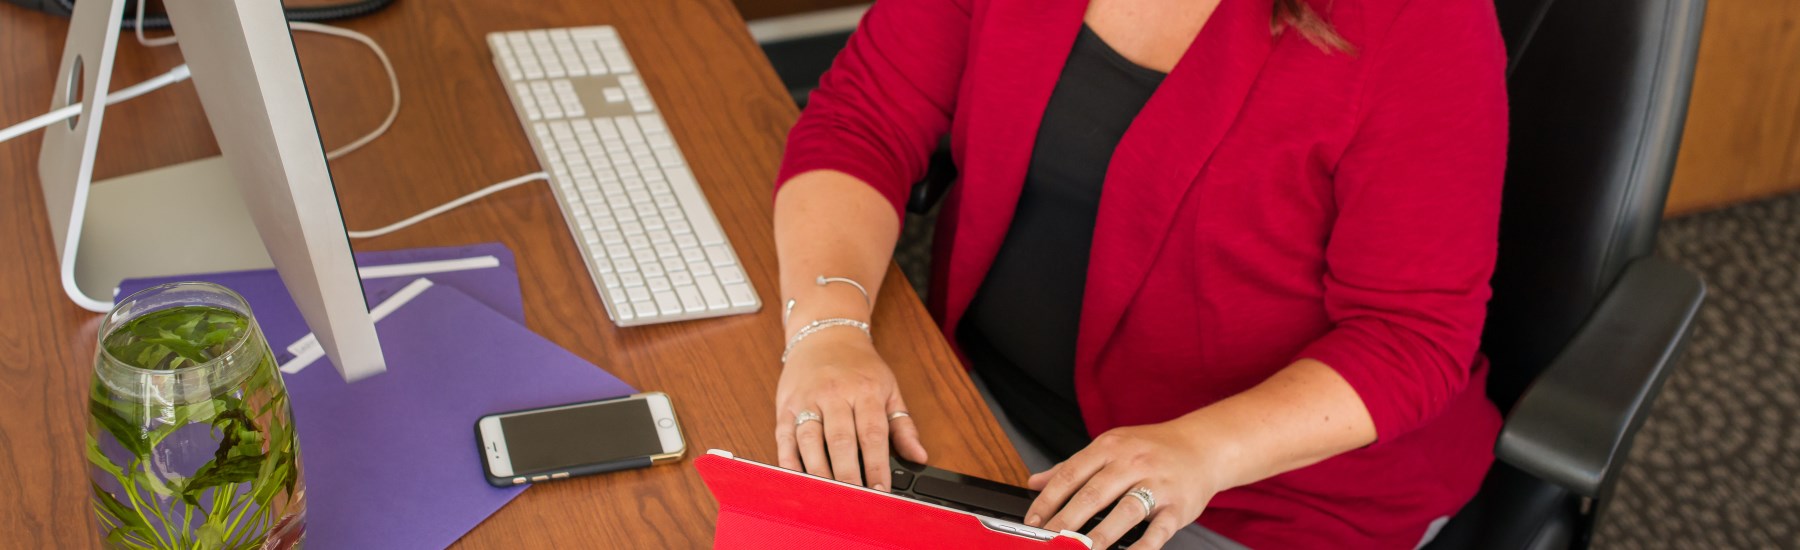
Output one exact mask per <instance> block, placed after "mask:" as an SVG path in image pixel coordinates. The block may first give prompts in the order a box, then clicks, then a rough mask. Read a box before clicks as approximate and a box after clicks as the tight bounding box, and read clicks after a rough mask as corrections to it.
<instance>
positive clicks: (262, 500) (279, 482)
mask: <svg viewBox="0 0 1800 550" xmlns="http://www.w3.org/2000/svg"><path fill="white" fill-rule="evenodd" d="M277 462H279V464H278V465H276V466H275V471H273V472H269V473H266V474H263V475H262V476H260V477H258V478H256V484H255V485H254V488H253V489H251V491H252V493H251V494H252V496H253V498H255V499H256V504H257V505H258V506H268V505H269V501H270V500H273V499H274V498H275V493H277V492H280V490H281V488H282V486H283V485H284V484H286V483H287V482H288V481H287V478H288V470H291V469H293V468H292V466H290V465H291V464H292V463H291V462H284V461H276V460H271V461H269V463H270V464H276V463H277Z"/></svg>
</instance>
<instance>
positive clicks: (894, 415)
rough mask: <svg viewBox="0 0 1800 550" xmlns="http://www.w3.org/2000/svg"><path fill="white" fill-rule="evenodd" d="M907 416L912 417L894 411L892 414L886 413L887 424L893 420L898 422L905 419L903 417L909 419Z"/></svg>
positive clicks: (904, 412)
mask: <svg viewBox="0 0 1800 550" xmlns="http://www.w3.org/2000/svg"><path fill="white" fill-rule="evenodd" d="M909 416H912V415H911V414H909V413H907V412H906V411H894V412H891V413H888V422H893V421H895V420H899V419H901V418H905V417H909Z"/></svg>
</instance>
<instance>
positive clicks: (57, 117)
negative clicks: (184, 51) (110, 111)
mask: <svg viewBox="0 0 1800 550" xmlns="http://www.w3.org/2000/svg"><path fill="white" fill-rule="evenodd" d="M192 75H193V73H190V72H188V66H187V65H177V66H176V67H175V68H173V69H169V72H166V73H163V74H162V75H160V76H157V77H156V78H152V79H149V80H145V81H143V82H139V83H137V84H133V85H131V86H129V87H127V88H125V89H123V90H119V91H117V92H112V93H109V94H106V104H107V105H114V104H117V103H119V102H121V101H125V100H127V99H131V98H134V97H137V96H141V95H144V94H147V93H150V92H153V91H156V90H157V89H159V88H162V87H163V86H168V85H170V84H174V83H176V82H181V81H183V80H187V79H188V78H189V77H190V76H192ZM79 114H81V105H79V104H76V105H70V106H67V107H63V108H61V109H57V110H55V111H50V112H49V113H45V114H44V115H42V116H39V117H37V118H33V119H31V120H27V121H25V122H21V123H19V124H17V125H14V126H12V127H10V128H7V129H5V130H0V141H6V140H9V139H13V138H16V137H19V136H22V135H25V134H28V133H31V132H32V131H33V130H37V129H39V128H43V127H46V126H49V125H51V124H56V123H58V122H62V121H64V120H68V119H69V118H72V117H74V116H76V115H79Z"/></svg>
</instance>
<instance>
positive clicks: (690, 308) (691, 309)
mask: <svg viewBox="0 0 1800 550" xmlns="http://www.w3.org/2000/svg"><path fill="white" fill-rule="evenodd" d="M675 294H676V295H678V296H680V297H681V307H682V311H685V312H687V313H700V312H702V311H706V300H705V299H704V298H701V297H700V289H698V288H694V287H691V286H684V287H681V288H677V289H675Z"/></svg>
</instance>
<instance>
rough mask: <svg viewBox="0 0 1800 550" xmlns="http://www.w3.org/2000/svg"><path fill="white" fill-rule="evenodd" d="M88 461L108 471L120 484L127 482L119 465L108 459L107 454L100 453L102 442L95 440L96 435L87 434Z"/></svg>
mask: <svg viewBox="0 0 1800 550" xmlns="http://www.w3.org/2000/svg"><path fill="white" fill-rule="evenodd" d="M87 459H88V463H89V464H93V465H95V466H99V467H100V469H102V470H106V473H109V474H112V476H113V478H115V479H118V480H119V481H120V482H123V481H124V480H125V472H124V471H122V470H120V469H119V465H118V464H114V463H113V461H112V459H110V458H107V457H106V453H103V452H101V451H100V442H99V441H95V440H94V434H87Z"/></svg>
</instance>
